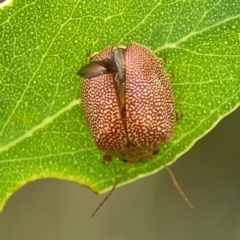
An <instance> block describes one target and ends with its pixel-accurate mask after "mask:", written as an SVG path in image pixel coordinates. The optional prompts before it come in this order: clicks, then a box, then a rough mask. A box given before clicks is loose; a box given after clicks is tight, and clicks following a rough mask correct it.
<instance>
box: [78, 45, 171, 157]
mask: <svg viewBox="0 0 240 240" xmlns="http://www.w3.org/2000/svg"><path fill="white" fill-rule="evenodd" d="M78 74H79V75H80V76H81V77H83V81H82V86H81V101H82V102H81V104H82V109H83V113H84V115H85V118H86V121H87V124H88V126H89V128H90V132H91V134H92V136H93V139H94V142H95V144H96V145H97V147H98V148H99V149H100V150H102V151H104V152H105V155H104V159H105V160H107V161H108V160H111V157H112V156H117V157H119V158H120V159H122V160H125V161H127V162H139V161H144V160H147V159H149V158H152V157H153V156H154V154H155V153H156V152H157V151H158V149H159V147H160V145H161V144H162V143H163V142H165V141H167V140H169V139H170V137H171V135H172V132H173V127H174V121H175V111H174V99H173V94H172V90H171V75H169V74H167V73H166V71H165V70H164V67H163V60H162V59H160V58H158V57H157V56H156V55H155V53H154V52H152V51H151V50H150V49H149V48H148V47H146V46H143V45H141V44H138V43H136V42H134V41H131V42H130V44H129V45H128V46H108V47H106V48H105V49H103V50H102V51H100V52H99V53H95V54H93V55H92V56H90V62H89V63H88V64H86V65H85V66H83V67H82V68H81V69H80V70H79V71H78Z"/></svg>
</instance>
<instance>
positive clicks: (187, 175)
mask: <svg viewBox="0 0 240 240" xmlns="http://www.w3.org/2000/svg"><path fill="white" fill-rule="evenodd" d="M239 123H240V109H238V110H237V111H235V112H233V113H232V114H231V115H229V116H228V117H226V118H224V119H223V120H222V121H221V122H220V123H219V124H218V126H217V127H216V128H214V129H213V130H212V131H211V132H210V133H209V134H207V136H205V137H204V138H202V139H201V140H199V141H198V142H197V143H196V144H195V146H194V147H193V148H192V149H191V150H190V151H189V152H187V153H186V154H184V155H183V156H182V157H181V159H179V161H177V162H176V163H174V164H173V165H171V169H172V170H173V172H174V174H175V176H176V178H177V180H178V182H179V184H180V185H181V187H182V188H183V190H184V192H185V194H186V195H187V197H188V198H189V200H190V201H191V202H192V203H193V205H194V207H195V208H194V209H190V208H188V207H187V206H186V204H185V203H184V202H183V200H182V199H181V197H180V196H179V193H178V192H177V191H176V189H175V187H174V186H173V184H172V181H171V179H170V177H169V175H168V173H167V171H166V170H163V171H160V172H159V173H157V174H154V175H152V176H150V177H147V178H143V179H141V180H138V181H136V182H134V183H132V184H129V185H127V186H124V187H121V188H118V189H117V190H116V191H115V192H114V194H113V195H112V196H111V198H110V199H109V200H108V201H107V202H106V204H105V205H104V206H103V207H102V208H101V209H100V210H99V212H98V213H97V214H96V216H95V217H94V218H92V219H91V218H90V215H91V213H92V212H93V211H94V209H95V208H96V207H97V205H98V204H99V203H100V201H101V200H102V199H103V197H104V195H99V196H96V195H95V194H94V193H92V192H91V191H90V190H88V189H87V188H84V187H82V186H80V185H77V184H75V183H71V182H66V181H60V180H54V179H49V180H39V181H36V182H34V183H30V184H27V185H26V186H24V187H23V188H22V189H21V190H19V191H18V192H16V193H15V194H14V195H13V196H12V197H11V198H10V200H9V201H8V203H7V205H6V206H5V208H4V210H3V212H2V214H1V215H0V239H1V240H79V239H100V240H102V239H104V240H108V239H109V240H110V239H111V240H112V239H114V240H135V239H137V240H143V239H151V240H155V239H164V240H165V239H167V240H203V239H204V240H213V239H218V240H226V239H229V240H235V239H236V240H237V239H240V227H239V225H240V206H239V204H240V191H239V189H240V174H239V169H240V161H239V156H240V126H239Z"/></svg>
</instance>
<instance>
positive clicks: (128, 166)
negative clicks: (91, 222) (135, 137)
mask: <svg viewBox="0 0 240 240" xmlns="http://www.w3.org/2000/svg"><path fill="white" fill-rule="evenodd" d="M131 166H132V165H131V164H130V163H129V164H128V165H127V167H126V168H125V169H124V171H123V173H122V174H121V176H120V177H119V178H118V179H117V180H116V182H115V183H114V185H113V187H112V189H111V190H110V192H109V193H108V194H107V196H106V197H105V198H104V199H103V200H102V201H101V202H100V204H99V205H98V207H97V208H96V209H95V211H94V212H93V214H92V215H91V217H93V216H94V215H95V214H96V213H97V211H98V210H99V209H100V208H101V207H102V205H103V204H104V203H105V202H106V201H107V200H108V198H109V197H110V196H111V195H112V193H113V191H114V190H115V188H116V187H117V185H118V184H119V183H120V182H121V181H122V179H123V177H124V176H125V175H126V174H127V172H128V171H129V169H130V168H131Z"/></svg>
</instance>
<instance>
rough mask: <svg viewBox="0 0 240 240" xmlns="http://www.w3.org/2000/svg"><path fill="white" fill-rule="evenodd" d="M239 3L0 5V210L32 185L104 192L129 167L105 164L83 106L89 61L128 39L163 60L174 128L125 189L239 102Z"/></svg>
mask: <svg viewBox="0 0 240 240" xmlns="http://www.w3.org/2000/svg"><path fill="white" fill-rule="evenodd" d="M239 5H240V3H238V1H232V0H222V1H215V0H208V1H198V0H194V1H169V0H168V1H167V0H166V1H164V0H163V1H144V0H132V1H124V0H123V1H116V0H114V1H110V0H109V1H107V0H106V1H99V0H94V1H93V0H88V1H71V0H68V1H50V2H44V1H30V0H29V1H28V0H27V1H13V3H12V6H3V5H1V4H0V209H2V207H3V206H4V204H5V202H6V200H7V199H8V198H9V197H10V196H11V195H12V193H13V192H14V191H16V190H17V189H18V188H20V187H21V186H23V185H24V184H26V183H27V182H29V181H33V180H36V179H41V178H48V177H53V178H59V179H65V180H69V181H75V182H78V183H80V184H83V185H85V186H88V187H89V188H91V189H92V190H93V191H95V192H99V193H100V192H104V191H107V190H109V189H110V188H111V187H112V185H113V184H114V182H115V181H116V179H118V178H119V177H120V176H121V174H122V172H123V171H124V169H125V168H126V164H125V163H123V162H121V161H119V159H116V158H115V159H113V161H112V162H110V163H107V164H103V163H102V161H101V160H102V153H101V152H100V151H99V150H98V149H97V148H96V146H95V145H94V143H93V141H92V138H91V135H90V133H89V130H88V127H87V125H86V123H85V120H84V118H83V115H82V112H81V109H80V96H79V89H80V82H81V79H80V78H79V77H78V76H77V75H76V72H77V71H78V70H79V68H80V67H81V66H82V65H83V64H85V63H87V62H88V59H87V54H88V53H93V52H96V51H99V50H101V49H103V48H105V47H106V46H108V45H118V44H128V43H129V41H131V40H134V41H136V42H138V43H141V44H143V45H146V46H148V47H150V48H151V49H152V50H153V51H154V52H155V53H156V54H157V55H158V56H159V57H161V58H164V59H165V60H166V64H165V67H166V70H167V72H168V73H171V74H173V76H174V79H173V83H172V88H173V93H174V98H175V103H176V110H177V111H178V112H179V113H181V114H182V116H183V117H182V118H181V119H180V120H178V121H177V122H176V126H175V129H174V134H173V137H172V139H171V141H169V142H166V143H164V144H163V145H162V147H161V149H160V151H159V153H158V155H157V156H156V158H155V159H153V160H149V161H146V162H142V163H136V164H133V165H132V166H131V168H130V170H129V171H128V173H127V175H126V176H125V177H124V179H123V181H122V183H121V184H126V183H128V182H131V181H133V180H136V179H137V178H139V177H143V176H147V175H149V174H153V173H154V172H156V171H159V170H160V169H161V168H162V163H163V162H164V163H167V164H170V163H172V162H174V161H175V160H176V159H177V158H178V157H179V156H180V155H181V154H183V153H184V152H186V151H187V150H188V149H189V148H190V147H191V146H192V145H193V144H194V143H195V142H196V141H197V140H198V139H199V138H201V137H202V136H203V135H205V134H206V133H207V132H209V131H210V130H211V129H212V128H213V127H214V126H215V125H216V124H217V122H219V121H220V120H221V119H222V118H223V117H224V116H226V115H227V114H229V113H230V112H232V111H233V110H234V109H235V108H236V107H237V106H238V105H239V102H240V87H239V86H240V77H239V66H240V40H239V36H240V23H239V21H240V6H239Z"/></svg>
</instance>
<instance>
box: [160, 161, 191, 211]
mask: <svg viewBox="0 0 240 240" xmlns="http://www.w3.org/2000/svg"><path fill="white" fill-rule="evenodd" d="M163 166H164V167H165V168H166V170H167V171H168V173H169V174H170V176H171V178H172V181H173V184H174V186H175V187H176V189H177V190H178V192H179V194H180V195H181V197H182V198H183V200H184V201H185V202H186V204H187V205H188V206H189V207H190V208H194V207H193V205H192V204H191V203H190V202H189V201H188V199H187V197H186V195H185V194H184V192H183V190H182V189H181V187H180V186H179V184H178V182H177V180H176V178H175V176H174V174H173V172H172V170H171V169H170V168H169V167H168V166H167V165H165V164H163Z"/></svg>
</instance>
